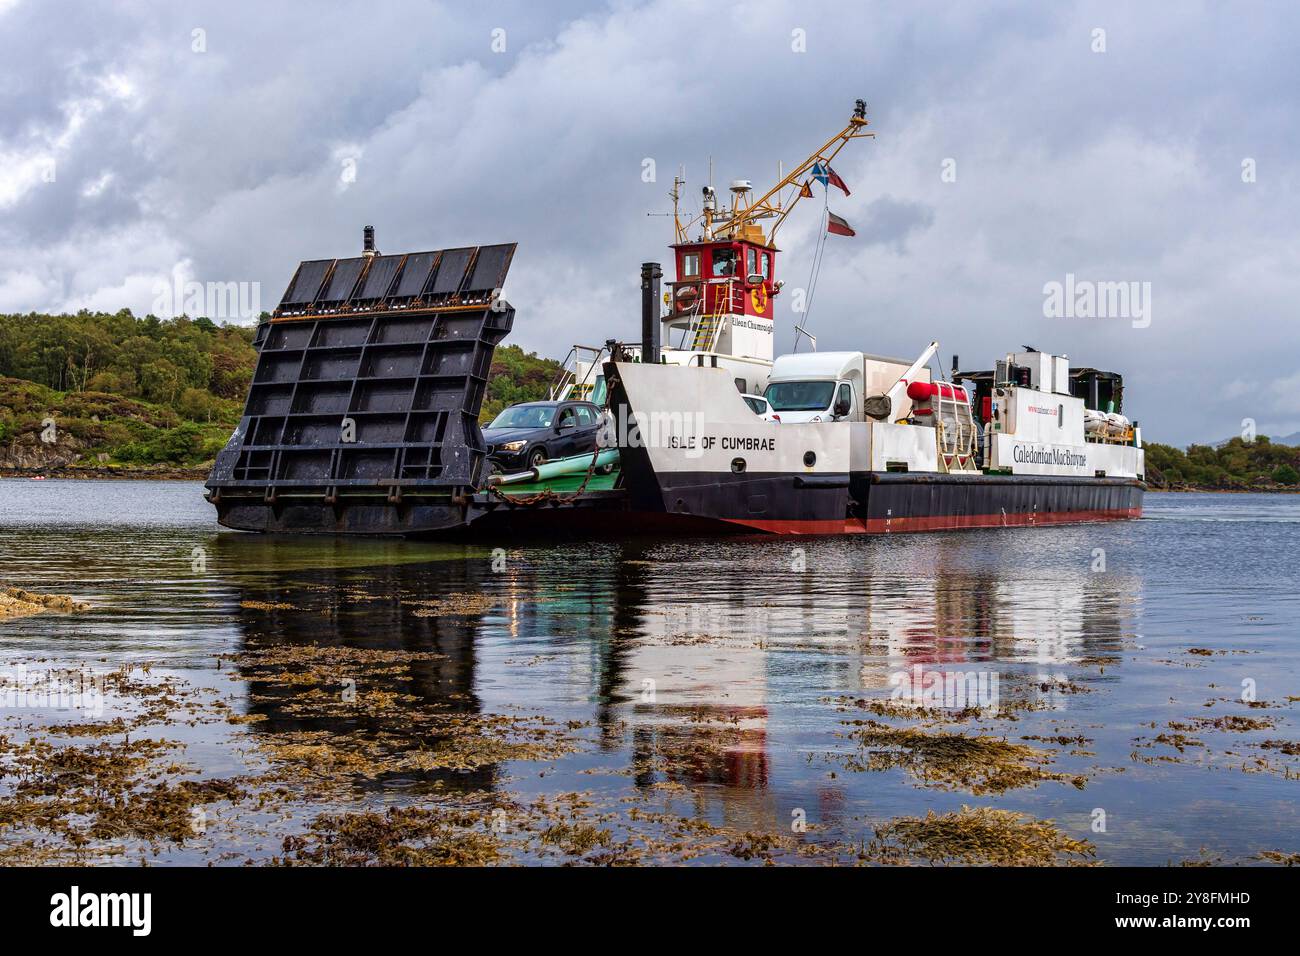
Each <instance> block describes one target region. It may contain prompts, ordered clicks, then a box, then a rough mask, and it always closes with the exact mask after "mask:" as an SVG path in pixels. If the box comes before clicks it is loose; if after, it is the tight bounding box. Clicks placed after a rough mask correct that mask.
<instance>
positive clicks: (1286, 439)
mask: <svg viewBox="0 0 1300 956" xmlns="http://www.w3.org/2000/svg"><path fill="white" fill-rule="evenodd" d="M1268 440H1269V441H1270V442H1272V443H1273V444H1274V445H1292V446H1297V445H1300V432H1292V433H1291V434H1290V435H1283V436H1282V437H1281V438H1273V437H1272V436H1269V439H1268ZM1231 441H1232V439H1231V438H1225V439H1223V441H1216V442H1215V443H1214V447H1215V448H1222V447H1223V446H1224V445H1226V444H1228V443H1229V442H1231Z"/></svg>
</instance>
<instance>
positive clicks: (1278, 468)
mask: <svg viewBox="0 0 1300 956" xmlns="http://www.w3.org/2000/svg"><path fill="white" fill-rule="evenodd" d="M1143 447H1144V448H1145V449H1146V466H1147V481H1148V482H1149V483H1150V484H1151V485H1152V486H1154V487H1157V488H1177V489H1183V488H1186V489H1193V488H1205V489H1215V490H1224V491H1249V490H1255V491H1273V490H1287V489H1294V488H1295V487H1296V486H1297V485H1300V448H1296V447H1294V446H1292V445H1284V444H1280V443H1277V442H1273V441H1270V440H1269V439H1268V438H1267V437H1265V436H1263V435H1261V436H1259V437H1258V438H1256V439H1255V441H1253V442H1251V443H1250V444H1249V445H1248V444H1246V443H1245V442H1244V441H1242V440H1241V439H1240V438H1232V439H1229V440H1228V441H1226V442H1224V443H1223V444H1222V445H1219V446H1214V445H1192V446H1190V447H1189V448H1188V449H1187V450H1186V451H1183V450H1182V449H1180V448H1173V447H1171V446H1169V445H1161V444H1159V443H1157V442H1143Z"/></svg>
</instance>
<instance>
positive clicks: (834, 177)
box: [825, 163, 849, 196]
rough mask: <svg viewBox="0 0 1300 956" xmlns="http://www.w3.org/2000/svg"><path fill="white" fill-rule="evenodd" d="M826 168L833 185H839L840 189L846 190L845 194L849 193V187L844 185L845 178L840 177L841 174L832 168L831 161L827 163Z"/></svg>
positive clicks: (827, 177)
mask: <svg viewBox="0 0 1300 956" xmlns="http://www.w3.org/2000/svg"><path fill="white" fill-rule="evenodd" d="M825 168H826V179H827V180H828V181H829V182H830V184H831V185H832V186H838V187H840V189H842V190H844V195H846V196H847V195H848V194H849V187H848V186H846V185H844V180H842V179H840V174H839V173H837V172H836V171H835V170H833V169H831V166H830V163H827V164H826V167H825Z"/></svg>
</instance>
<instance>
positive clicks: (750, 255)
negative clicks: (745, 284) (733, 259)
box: [745, 246, 758, 278]
mask: <svg viewBox="0 0 1300 956" xmlns="http://www.w3.org/2000/svg"><path fill="white" fill-rule="evenodd" d="M746 252H747V255H746V256H745V278H749V277H750V276H752V275H755V274H756V273H757V272H758V250H757V249H755V248H753V247H752V246H751V247H750V248H749V249H748V250H746Z"/></svg>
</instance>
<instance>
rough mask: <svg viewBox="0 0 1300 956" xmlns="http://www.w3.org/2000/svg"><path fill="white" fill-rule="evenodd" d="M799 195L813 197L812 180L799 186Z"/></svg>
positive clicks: (804, 197)
mask: <svg viewBox="0 0 1300 956" xmlns="http://www.w3.org/2000/svg"><path fill="white" fill-rule="evenodd" d="M799 196H800V197H801V198H803V199H812V180H809V181H808V182H806V183H804V184H803V185H802V186H800V187H799Z"/></svg>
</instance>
